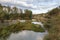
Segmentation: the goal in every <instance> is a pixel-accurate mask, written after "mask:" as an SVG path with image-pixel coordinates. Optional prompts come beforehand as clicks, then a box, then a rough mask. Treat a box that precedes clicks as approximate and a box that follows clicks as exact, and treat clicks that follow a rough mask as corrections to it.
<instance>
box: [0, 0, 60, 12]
mask: <svg viewBox="0 0 60 40" xmlns="http://www.w3.org/2000/svg"><path fill="white" fill-rule="evenodd" d="M0 3H2V4H3V5H9V6H16V7H20V8H22V9H31V10H34V11H35V12H37V13H39V12H40V13H42V12H47V11H48V10H51V9H52V8H55V7H57V6H59V5H60V0H0ZM44 10H46V11H44ZM34 11H33V12H34Z"/></svg>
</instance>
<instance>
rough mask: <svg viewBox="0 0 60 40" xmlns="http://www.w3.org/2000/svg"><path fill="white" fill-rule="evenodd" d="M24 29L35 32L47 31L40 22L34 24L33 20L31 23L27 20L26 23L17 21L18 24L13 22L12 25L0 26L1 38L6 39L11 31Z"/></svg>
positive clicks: (16, 31)
mask: <svg viewBox="0 0 60 40" xmlns="http://www.w3.org/2000/svg"><path fill="white" fill-rule="evenodd" d="M22 30H32V31H35V32H44V31H45V30H44V29H43V28H41V26H40V25H38V24H33V23H31V22H29V23H28V22H25V23H20V22H17V23H16V24H12V25H10V26H7V27H2V28H0V39H1V38H4V39H5V38H7V37H8V36H9V35H10V34H11V33H18V32H19V31H22Z"/></svg>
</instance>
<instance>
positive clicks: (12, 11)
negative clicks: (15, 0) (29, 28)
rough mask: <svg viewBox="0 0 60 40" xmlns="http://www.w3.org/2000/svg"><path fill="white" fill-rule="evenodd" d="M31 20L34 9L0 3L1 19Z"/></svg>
mask: <svg viewBox="0 0 60 40" xmlns="http://www.w3.org/2000/svg"><path fill="white" fill-rule="evenodd" d="M16 19H20V20H31V19H32V11H31V10H28V9H26V10H24V12H23V10H22V9H18V8H17V7H12V8H11V7H9V6H2V5H1V4H0V20H16Z"/></svg>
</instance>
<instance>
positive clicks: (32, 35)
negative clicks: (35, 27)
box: [7, 30, 47, 40]
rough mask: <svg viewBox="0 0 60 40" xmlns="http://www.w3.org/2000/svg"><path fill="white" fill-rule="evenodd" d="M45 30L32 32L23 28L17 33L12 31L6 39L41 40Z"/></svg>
mask: <svg viewBox="0 0 60 40" xmlns="http://www.w3.org/2000/svg"><path fill="white" fill-rule="evenodd" d="M46 34H47V32H43V33H41V32H34V31H27V30H24V31H22V32H19V33H12V34H11V35H10V37H9V38H8V39H7V40H43V38H44V36H45V35H46Z"/></svg>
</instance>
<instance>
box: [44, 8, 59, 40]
mask: <svg viewBox="0 0 60 40" xmlns="http://www.w3.org/2000/svg"><path fill="white" fill-rule="evenodd" d="M46 17H47V21H46V23H45V27H46V29H47V30H48V32H49V35H48V36H47V37H46V40H60V9H59V8H55V9H53V10H51V11H49V12H48V16H46ZM44 40H45V39H44Z"/></svg>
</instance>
